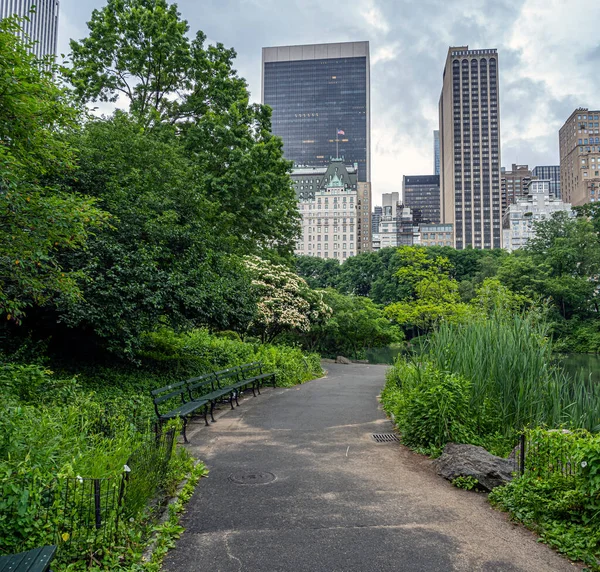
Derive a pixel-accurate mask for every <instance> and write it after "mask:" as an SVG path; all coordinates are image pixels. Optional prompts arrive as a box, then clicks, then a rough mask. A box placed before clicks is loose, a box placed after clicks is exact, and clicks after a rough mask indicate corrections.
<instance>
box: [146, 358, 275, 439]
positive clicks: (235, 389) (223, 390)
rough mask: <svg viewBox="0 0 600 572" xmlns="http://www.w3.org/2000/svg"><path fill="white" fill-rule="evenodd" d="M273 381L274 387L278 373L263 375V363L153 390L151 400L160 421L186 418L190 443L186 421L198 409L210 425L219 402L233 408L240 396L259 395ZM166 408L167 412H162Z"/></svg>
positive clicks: (234, 367)
mask: <svg viewBox="0 0 600 572" xmlns="http://www.w3.org/2000/svg"><path fill="white" fill-rule="evenodd" d="M266 382H271V383H272V384H273V387H275V383H276V380H275V373H263V370H262V363H261V362H252V363H246V364H242V365H236V366H233V367H229V368H227V369H222V370H220V371H214V372H211V373H206V374H204V375H200V376H198V377H192V378H191V379H187V380H185V381H180V382H178V383H172V384H171V385H167V386H165V387H161V388H160V389H155V390H153V391H152V392H151V393H152V400H153V402H154V409H155V411H156V415H157V416H158V419H159V422H161V423H162V422H164V421H168V420H169V419H174V418H175V417H181V418H182V419H183V440H184V441H185V442H186V443H189V441H188V439H187V435H186V428H187V418H188V417H190V418H191V417H193V415H194V414H195V413H196V411H197V410H198V409H201V408H204V422H205V424H206V425H208V415H210V419H211V421H212V422H213V423H214V422H215V418H214V414H213V413H214V409H215V407H216V405H217V403H218V402H219V401H227V402H229V405H230V406H231V409H234V406H233V402H234V401H235V403H236V405H239V404H240V403H239V401H238V397H239V395H240V393H241V392H243V391H248V390H249V391H252V395H254V396H256V393H257V392H258V394H260V387H261V385H263V384H264V383H266ZM165 407H166V409H167V410H166V411H163V410H164V409H165Z"/></svg>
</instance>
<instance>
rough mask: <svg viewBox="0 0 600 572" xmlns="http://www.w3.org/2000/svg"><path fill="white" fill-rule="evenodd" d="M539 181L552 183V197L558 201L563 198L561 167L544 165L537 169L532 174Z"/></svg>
mask: <svg viewBox="0 0 600 572" xmlns="http://www.w3.org/2000/svg"><path fill="white" fill-rule="evenodd" d="M531 173H532V175H533V176H534V177H536V178H538V179H541V180H544V179H548V180H549V181H550V196H553V197H554V198H556V199H560V198H561V197H562V195H561V192H560V165H543V166H541V167H535V168H534V169H533V171H532V172H531Z"/></svg>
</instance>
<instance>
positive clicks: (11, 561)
mask: <svg viewBox="0 0 600 572" xmlns="http://www.w3.org/2000/svg"><path fill="white" fill-rule="evenodd" d="M55 554H56V546H44V547H42V548H34V549H33V550H29V551H28V552H21V553H20V554H11V555H9V556H2V557H0V572H47V571H48V570H49V569H50V562H51V561H52V559H53V558H54V555H55Z"/></svg>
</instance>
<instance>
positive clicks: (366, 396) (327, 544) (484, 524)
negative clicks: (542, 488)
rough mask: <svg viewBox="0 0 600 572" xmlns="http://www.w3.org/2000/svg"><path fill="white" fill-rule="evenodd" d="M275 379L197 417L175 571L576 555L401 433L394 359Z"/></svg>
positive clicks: (487, 564)
mask: <svg viewBox="0 0 600 572" xmlns="http://www.w3.org/2000/svg"><path fill="white" fill-rule="evenodd" d="M326 368H327V369H328V370H329V372H328V375H327V376H326V377H325V378H323V379H319V380H314V381H312V382H310V383H307V384H304V385H301V386H297V387H294V388H291V389H274V390H272V389H267V390H265V391H264V393H263V395H261V396H259V397H256V398H253V397H251V396H250V397H248V398H245V399H244V400H243V402H240V403H241V404H240V407H238V408H236V410H235V411H229V412H227V411H224V412H223V414H222V415H221V416H220V417H219V418H218V419H217V422H216V423H215V424H214V425H212V426H211V427H209V428H206V429H204V428H200V427H198V429H197V430H196V431H190V432H189V435H190V440H191V441H192V445H191V451H192V453H193V454H194V455H195V456H197V457H198V458H200V459H203V460H204V461H205V462H206V464H207V466H208V468H209V470H210V474H209V478H208V479H203V480H202V481H201V482H200V484H199V486H198V488H197V490H196V493H195V495H194V496H193V498H192V499H191V501H190V503H189V505H188V508H187V512H186V514H185V516H184V518H183V524H184V526H185V527H186V531H185V533H184V534H183V535H182V537H181V538H180V539H179V540H178V542H177V545H176V548H175V549H174V550H172V551H171V552H170V553H169V554H168V555H167V558H166V559H165V564H164V567H163V570H166V571H168V572H192V571H193V572H198V571H211V572H241V571H249V572H305V571H306V572H321V571H322V572H363V571H364V572H379V571H381V572H388V571H389V572H392V571H395V572H398V571H407V572H408V571H410V572H419V571H438V570H439V571H446V570H460V571H463V570H464V571H469V572H473V571H481V572H484V571H485V572H500V571H506V572H518V571H522V572H537V571H539V572H554V571H556V572H562V571H567V570H570V571H573V570H576V569H577V568H576V567H575V566H573V565H572V564H570V563H569V562H567V561H566V560H564V559H562V558H561V557H560V556H558V555H557V554H555V553H554V552H553V551H552V550H551V549H549V548H548V547H547V546H545V545H542V544H539V543H538V542H536V538H535V537H534V535H533V534H531V533H530V532H528V531H527V530H525V529H523V528H522V527H517V526H515V525H513V524H511V523H510V522H508V521H507V518H506V516H505V515H504V514H502V513H499V512H497V511H495V510H493V509H492V508H491V507H490V506H489V504H488V503H487V501H486V498H485V496H484V495H481V494H477V493H473V492H468V491H463V490H459V489H456V488H455V487H453V486H452V485H451V484H450V483H448V482H446V481H444V480H443V479H442V478H441V477H438V476H437V475H436V474H435V472H434V471H433V469H432V467H431V462H430V461H429V460H427V459H426V458H424V457H421V456H419V455H416V454H414V453H412V452H410V451H409V450H407V449H406V448H404V447H402V446H401V445H399V444H398V443H391V444H378V443H376V442H375V441H374V440H373V438H372V434H373V433H389V432H392V426H391V424H390V422H389V421H388V420H387V419H386V416H385V414H384V413H383V411H382V410H381V408H380V406H379V404H378V401H377V395H378V394H379V392H380V391H381V389H382V387H383V384H384V374H385V367H383V366H369V365H336V364H327V365H326Z"/></svg>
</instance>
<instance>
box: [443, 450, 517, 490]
mask: <svg viewBox="0 0 600 572" xmlns="http://www.w3.org/2000/svg"><path fill="white" fill-rule="evenodd" d="M433 464H434V466H435V468H436V470H437V472H438V475H441V476H442V477H444V478H445V479H448V480H449V481H452V480H454V479H455V478H456V477H474V478H476V479H477V481H478V482H479V484H480V486H481V488H483V489H485V490H487V491H491V490H492V489H493V488H495V487H497V486H500V485H503V484H505V483H508V482H509V481H511V480H512V478H513V472H514V471H515V470H516V467H515V463H514V461H511V460H509V459H503V458H502V457H496V456H495V455H492V454H491V453H488V452H487V451H486V450H485V449H484V448H483V447H477V446H476V445H459V444H456V443H448V444H447V445H446V446H445V447H444V452H443V453H442V455H441V457H439V458H438V459H436V460H435V461H434V462H433Z"/></svg>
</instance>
